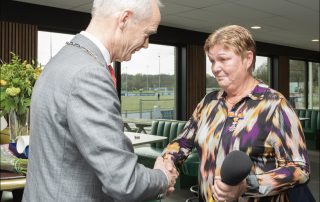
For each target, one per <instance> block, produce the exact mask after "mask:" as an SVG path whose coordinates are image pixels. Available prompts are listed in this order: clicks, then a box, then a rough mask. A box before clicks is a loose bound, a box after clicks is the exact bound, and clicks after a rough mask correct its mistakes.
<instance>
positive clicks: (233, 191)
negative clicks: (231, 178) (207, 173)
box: [211, 176, 247, 202]
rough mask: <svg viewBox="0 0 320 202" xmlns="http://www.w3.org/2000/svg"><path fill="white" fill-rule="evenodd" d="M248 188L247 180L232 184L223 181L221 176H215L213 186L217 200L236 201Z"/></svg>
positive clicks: (222, 201)
mask: <svg viewBox="0 0 320 202" xmlns="http://www.w3.org/2000/svg"><path fill="white" fill-rule="evenodd" d="M246 189H247V182H246V180H245V179H244V180H242V182H240V183H239V184H238V185H235V186H230V185H227V184H225V183H223V182H222V181H221V177H220V176H216V177H215V178H214V185H212V186H211V190H212V193H213V198H214V200H215V201H221V202H227V201H234V200H236V199H237V198H239V196H241V195H242V194H243V193H244V192H245V191H246Z"/></svg>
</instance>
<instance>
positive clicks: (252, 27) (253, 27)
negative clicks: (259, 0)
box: [251, 26, 261, 29]
mask: <svg viewBox="0 0 320 202" xmlns="http://www.w3.org/2000/svg"><path fill="white" fill-rule="evenodd" d="M251 29H261V27H260V26H251Z"/></svg>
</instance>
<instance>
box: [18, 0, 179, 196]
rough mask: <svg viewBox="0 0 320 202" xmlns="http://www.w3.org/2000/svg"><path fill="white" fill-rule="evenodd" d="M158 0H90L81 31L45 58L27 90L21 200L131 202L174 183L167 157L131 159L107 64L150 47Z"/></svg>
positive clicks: (157, 18) (168, 188) (157, 19)
mask: <svg viewBox="0 0 320 202" xmlns="http://www.w3.org/2000/svg"><path fill="white" fill-rule="evenodd" d="M159 6H160V2H159V1H158V0H127V1H122V0H95V1H94V2H93V9H92V19H91V22H90V24H89V26H88V28H87V29H86V31H82V32H81V33H80V34H78V35H76V36H75V37H74V38H73V39H72V41H71V42H69V43H67V45H66V46H64V47H63V48H62V49H61V50H60V51H59V53H58V54H57V55H56V56H55V57H54V58H52V60H51V61H50V62H49V63H48V64H47V65H46V67H45V68H44V70H43V72H42V74H41V76H40V77H39V79H38V81H37V83H36V86H35V88H34V91H33V95H32V105H31V136H30V138H31V139H30V158H29V165H28V173H27V183H26V187H25V190H24V195H23V201H28V202H60V201H61V202H73V201H74V202H81V201H84V202H90V201H108V202H114V201H130V202H132V201H145V200H149V199H154V198H157V197H159V196H162V195H164V194H165V193H166V192H171V191H173V185H174V183H175V180H176V178H177V176H178V173H177V171H176V169H175V167H174V166H173V165H172V166H170V165H169V166H165V164H164V161H166V160H164V159H162V158H161V157H159V158H158V159H157V161H156V163H155V166H154V169H149V168H146V167H144V166H143V165H141V164H138V163H137V156H136V155H135V154H134V153H133V147H132V144H131V142H130V140H129V139H128V138H127V137H126V136H125V135H124V133H123V122H122V119H121V113H120V103H119V99H118V96H117V92H116V89H115V86H114V85H115V84H116V83H115V80H114V79H115V78H114V73H113V69H112V67H108V65H109V64H111V63H112V62H114V61H119V62H121V61H127V60H130V59H131V55H132V54H133V53H134V52H135V51H138V50H140V49H141V48H147V47H148V42H149V41H148V40H149V36H150V35H151V34H153V33H155V32H156V31H157V28H158V25H159V23H160V11H159ZM166 165H167V164H166Z"/></svg>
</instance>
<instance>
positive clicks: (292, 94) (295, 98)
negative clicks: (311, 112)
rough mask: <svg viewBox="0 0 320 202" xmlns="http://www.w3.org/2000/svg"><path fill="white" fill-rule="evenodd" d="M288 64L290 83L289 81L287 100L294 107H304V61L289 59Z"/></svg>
mask: <svg viewBox="0 0 320 202" xmlns="http://www.w3.org/2000/svg"><path fill="white" fill-rule="evenodd" d="M289 65H290V78H289V79H290V80H289V81H290V83H289V101H290V103H291V105H292V106H293V107H294V108H296V109H305V108H306V103H305V100H306V94H305V78H306V74H305V72H306V71H305V70H306V65H305V61H300V60H289Z"/></svg>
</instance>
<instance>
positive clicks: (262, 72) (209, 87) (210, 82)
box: [206, 56, 271, 93]
mask: <svg viewBox="0 0 320 202" xmlns="http://www.w3.org/2000/svg"><path fill="white" fill-rule="evenodd" d="M270 69H271V59H270V58H269V57H264V56H257V57H256V64H255V70H254V72H253V76H254V77H256V78H257V79H260V80H262V81H263V82H264V83H266V84H268V85H269V86H270V82H271V81H270ZM219 88H220V87H219V85H218V82H217V81H216V79H214V77H213V74H212V70H211V62H210V60H209V57H208V56H206V92H207V93H209V92H211V91H213V90H216V89H219Z"/></svg>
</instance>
